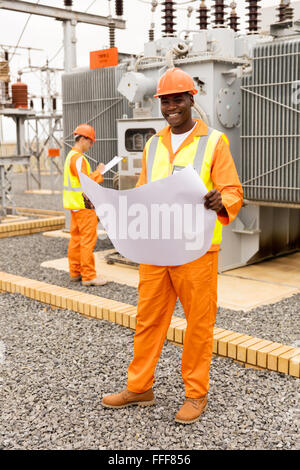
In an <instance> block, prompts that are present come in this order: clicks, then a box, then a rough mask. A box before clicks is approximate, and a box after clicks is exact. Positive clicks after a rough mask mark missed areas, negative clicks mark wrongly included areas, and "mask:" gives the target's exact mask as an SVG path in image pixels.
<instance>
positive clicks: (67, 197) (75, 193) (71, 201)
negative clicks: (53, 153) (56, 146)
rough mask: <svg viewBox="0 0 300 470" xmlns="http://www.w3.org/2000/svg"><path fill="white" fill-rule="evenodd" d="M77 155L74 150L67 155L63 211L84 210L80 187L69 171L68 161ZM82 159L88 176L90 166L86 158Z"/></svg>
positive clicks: (77, 180) (75, 177)
mask: <svg viewBox="0 0 300 470" xmlns="http://www.w3.org/2000/svg"><path fill="white" fill-rule="evenodd" d="M76 154H79V152H78V151H76V150H73V149H72V150H70V152H69V153H68V155H67V157H66V160H65V166H64V193H63V205H64V208H65V209H84V208H85V206H84V201H83V197H82V192H83V191H82V187H81V185H80V181H79V179H78V178H77V176H74V175H73V174H72V173H71V171H70V161H71V158H72V156H73V155H76ZM82 158H84V160H85V161H86V165H87V172H88V174H90V168H91V167H90V164H89V162H88V161H87V160H86V158H85V157H84V156H83V155H82Z"/></svg>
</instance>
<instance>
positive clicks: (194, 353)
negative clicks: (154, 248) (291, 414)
mask: <svg viewBox="0 0 300 470" xmlns="http://www.w3.org/2000/svg"><path fill="white" fill-rule="evenodd" d="M207 131H208V128H207V126H206V124H205V123H204V122H202V121H200V120H198V123H197V125H196V126H195V128H194V129H193V131H192V133H191V134H189V136H188V137H187V138H186V140H185V141H184V142H183V143H182V144H181V146H180V147H179V148H178V150H177V152H176V153H175V154H173V151H172V146H171V136H170V134H171V133H170V127H169V126H167V127H166V128H165V129H163V130H162V131H160V132H159V133H158V134H157V135H159V136H162V143H163V145H164V146H165V147H166V148H167V149H168V152H169V158H170V163H171V164H172V162H173V160H174V158H175V156H176V155H177V153H178V152H180V150H181V149H182V148H183V147H185V146H187V145H188V144H190V143H192V142H193V139H194V137H196V136H203V135H207ZM226 141H227V139H226V137H225V136H224V138H220V139H219V141H218V143H217V145H216V147H215V151H214V154H213V158H212V163H211V179H212V181H213V184H214V187H215V188H216V189H217V190H218V191H219V192H220V193H221V195H222V202H223V205H224V206H225V208H226V211H227V215H226V214H218V220H219V221H220V222H221V224H222V225H227V224H229V223H230V222H231V221H232V220H233V219H234V218H235V217H236V215H237V213H238V212H239V210H240V208H241V205H242V199H243V191H242V187H241V183H240V181H239V178H238V175H237V171H236V168H235V165H234V161H233V158H232V155H231V153H230V149H229V145H228V141H227V143H226ZM158 158H159V157H158ZM146 183H147V165H146V153H145V150H144V154H143V164H142V171H141V175H140V179H139V181H138V183H137V186H141V185H143V184H146ZM219 249H220V246H219V245H212V246H211V247H210V249H209V251H208V252H207V253H206V254H205V255H204V256H202V257H201V258H199V259H197V260H195V261H193V262H191V263H187V264H184V265H181V266H151V265H140V268H139V276H140V278H139V302H138V312H137V327H136V334H135V336H134V358H133V360H132V362H131V363H130V365H129V368H128V384H127V387H128V389H129V390H130V391H132V392H136V393H142V392H144V391H146V390H148V389H149V388H151V387H152V385H153V382H154V371H155V367H156V364H157V361H158V359H159V357H160V354H161V349H162V346H163V343H164V340H165V338H166V335H167V331H168V328H169V324H170V321H171V317H172V314H173V311H174V307H175V304H176V300H177V298H178V297H179V299H180V302H181V304H182V306H183V309H184V312H185V316H186V320H187V329H186V334H185V338H184V345H183V353H182V364H181V372H182V378H183V381H184V384H185V396H186V397H190V398H199V397H201V396H204V395H206V393H207V392H208V389H209V369H210V363H211V358H212V349H213V327H214V323H215V320H216V312H217V273H218V251H219Z"/></svg>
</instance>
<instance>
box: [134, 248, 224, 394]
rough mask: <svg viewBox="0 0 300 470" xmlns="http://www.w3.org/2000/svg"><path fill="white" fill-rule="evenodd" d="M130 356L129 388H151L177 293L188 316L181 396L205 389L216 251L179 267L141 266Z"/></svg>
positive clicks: (214, 302)
mask: <svg viewBox="0 0 300 470" xmlns="http://www.w3.org/2000/svg"><path fill="white" fill-rule="evenodd" d="M139 274H140V280H139V302H138V309H137V326H136V334H135V336H134V357H133V360H132V362H131V363H130V365H129V368H128V384H127V387H128V389H129V390H130V391H132V392H136V393H142V392H144V391H146V390H148V389H149V388H151V387H152V385H153V383H154V372H155V367H156V364H157V362H158V359H159V357H160V354H161V350H162V347H163V343H164V341H165V338H166V335H167V331H168V328H169V325H170V322H171V318H172V314H173V311H174V307H175V304H176V300H177V297H179V299H180V302H181V304H182V306H183V309H184V312H185V317H186V320H187V329H186V333H185V338H184V345H183V352H182V362H181V373H182V378H183V381H184V384H185V396H186V397H190V398H199V397H202V396H204V395H206V393H207V392H208V389H209V369H210V364H211V358H212V350H213V328H214V323H215V320H216V313H217V276H218V251H209V252H207V253H206V254H205V255H204V256H202V257H201V258H199V259H197V260H195V261H193V262H191V263H187V264H184V265H181V266H166V267H165V266H152V265H140V269H139Z"/></svg>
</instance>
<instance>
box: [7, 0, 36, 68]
mask: <svg viewBox="0 0 300 470" xmlns="http://www.w3.org/2000/svg"><path fill="white" fill-rule="evenodd" d="M39 3H40V0H37V2H36V3H35V4H36V5H38V4H39ZM31 17H32V14H30V15H29V16H28V18H27V21H26V23H25V25H24V27H23V30H22V32H21V34H20V36H19V39H18V42H17V45H16V47H15V49H14V52H13V53H12V56H11V57H10V59H9V62H10V61H11V60H12V58H13V56H14V55H15V52H16V50H17V48H18V46H19V44H20V41H21V39H22V36H23V34H24V32H25V29H26V27H27V25H28V22H29V20H30V18H31Z"/></svg>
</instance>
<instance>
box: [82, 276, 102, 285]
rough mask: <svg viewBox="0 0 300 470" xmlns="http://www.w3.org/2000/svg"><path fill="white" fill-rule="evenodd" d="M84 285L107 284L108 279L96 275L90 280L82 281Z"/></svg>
mask: <svg viewBox="0 0 300 470" xmlns="http://www.w3.org/2000/svg"><path fill="white" fill-rule="evenodd" d="M81 284H82V285H83V286H105V284H107V281H106V279H103V278H100V277H95V279H90V280H88V281H81Z"/></svg>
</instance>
